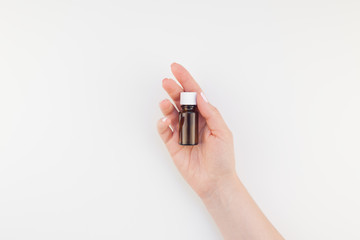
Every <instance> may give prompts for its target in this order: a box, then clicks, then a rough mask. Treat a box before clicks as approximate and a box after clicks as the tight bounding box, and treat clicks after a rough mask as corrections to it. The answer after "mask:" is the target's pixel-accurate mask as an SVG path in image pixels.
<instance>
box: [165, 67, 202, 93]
mask: <svg viewBox="0 0 360 240" xmlns="http://www.w3.org/2000/svg"><path fill="white" fill-rule="evenodd" d="M171 71H172V73H173V74H174V76H175V78H176V80H178V81H179V83H180V84H181V86H182V87H183V88H184V90H185V91H186V92H201V88H200V86H199V85H198V84H197V82H196V81H195V80H194V78H193V77H192V76H191V74H190V73H189V72H188V71H187V70H186V69H185V68H184V67H183V66H181V65H180V64H178V63H173V64H171Z"/></svg>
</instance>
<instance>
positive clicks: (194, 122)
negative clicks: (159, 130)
mask: <svg viewBox="0 0 360 240" xmlns="http://www.w3.org/2000/svg"><path fill="white" fill-rule="evenodd" d="M198 122H199V113H198V110H197V107H196V105H181V111H180V112H179V144H180V145H197V144H198V142H199V141H198V125H199V124H198Z"/></svg>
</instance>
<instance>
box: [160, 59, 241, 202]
mask: <svg viewBox="0 0 360 240" xmlns="http://www.w3.org/2000/svg"><path fill="white" fill-rule="evenodd" d="M171 71H172V72H173V74H174V76H175V78H176V79H177V80H178V82H179V83H180V84H181V86H182V87H180V86H179V85H178V84H177V83H176V82H175V81H174V80H172V79H168V78H165V79H164V80H163V82H162V85H163V88H164V89H165V90H166V92H167V93H168V94H169V96H170V97H171V98H172V100H173V101H174V103H175V104H176V107H177V108H178V109H180V102H179V101H180V93H181V92H183V91H186V92H197V107H198V110H199V113H200V114H199V144H198V145H195V146H182V145H179V143H178V141H179V131H178V128H179V123H178V119H179V117H178V115H179V113H178V111H177V109H176V108H175V106H174V105H173V104H172V103H171V102H170V101H169V100H168V99H165V100H163V101H161V102H160V109H161V111H162V113H163V114H164V116H165V117H164V118H162V119H160V120H159V122H158V131H159V134H160V136H161V138H162V140H163V141H164V143H165V144H166V147H167V149H168V151H169V153H170V155H171V157H172V159H173V161H174V163H175V165H176V167H177V168H178V169H179V171H180V173H181V174H182V176H183V177H184V178H185V179H186V181H187V182H188V183H189V184H190V186H191V187H192V188H193V189H194V190H195V192H196V193H197V194H198V195H199V196H200V197H201V198H205V197H207V196H209V195H211V194H212V193H213V192H214V191H215V190H216V189H217V188H219V187H221V185H222V184H226V183H227V182H228V181H233V179H234V178H235V177H236V173H235V159H234V149H233V137H232V133H231V131H230V130H229V128H228V127H227V125H226V123H225V121H224V120H223V118H222V117H221V115H220V113H219V111H218V110H217V109H216V108H215V107H214V106H212V105H211V104H210V103H209V102H208V101H207V99H206V97H205V95H204V93H203V92H202V90H201V88H200V87H199V85H198V84H197V83H196V82H195V80H194V79H193V77H192V76H191V75H190V73H189V72H188V71H187V70H186V69H185V68H184V67H182V66H181V65H180V64H177V63H173V64H172V65H171ZM169 126H171V128H172V129H173V130H171V129H170V127H169Z"/></svg>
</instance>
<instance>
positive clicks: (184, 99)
mask: <svg viewBox="0 0 360 240" xmlns="http://www.w3.org/2000/svg"><path fill="white" fill-rule="evenodd" d="M180 105H196V92H181V93H180Z"/></svg>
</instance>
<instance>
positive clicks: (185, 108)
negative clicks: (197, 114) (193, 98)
mask: <svg viewBox="0 0 360 240" xmlns="http://www.w3.org/2000/svg"><path fill="white" fill-rule="evenodd" d="M181 109H182V110H183V111H195V110H196V105H181Z"/></svg>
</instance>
